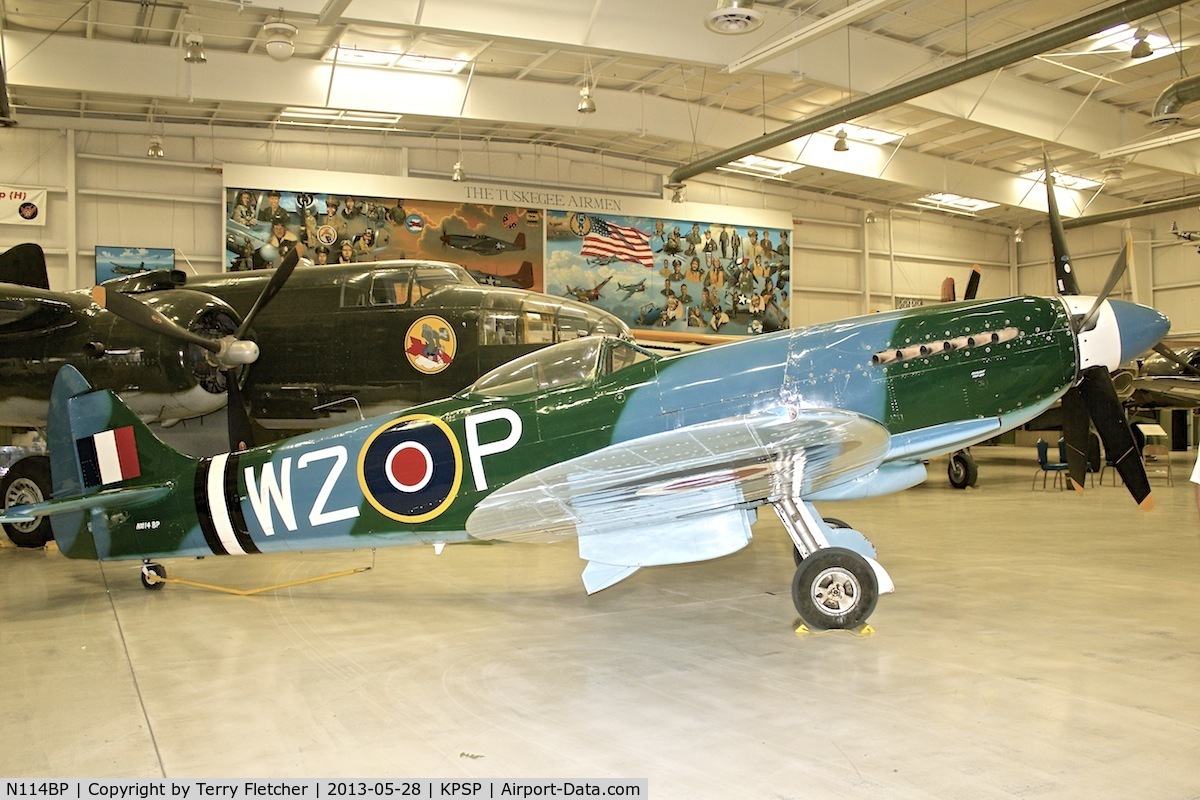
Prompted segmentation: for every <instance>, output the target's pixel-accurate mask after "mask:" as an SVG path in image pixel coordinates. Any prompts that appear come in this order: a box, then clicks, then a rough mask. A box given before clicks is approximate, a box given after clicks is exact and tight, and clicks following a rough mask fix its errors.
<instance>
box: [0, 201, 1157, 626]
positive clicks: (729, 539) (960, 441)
mask: <svg viewBox="0 0 1200 800" xmlns="http://www.w3.org/2000/svg"><path fill="white" fill-rule="evenodd" d="M1056 224H1057V223H1056ZM1056 260H1057V261H1060V262H1061V263H1062V264H1064V265H1067V266H1069V262H1068V256H1067V255H1066V253H1065V249H1064V250H1062V251H1061V253H1060V252H1059V247H1058V240H1056ZM1118 266H1119V267H1121V268H1122V269H1123V264H1122V263H1119V264H1118ZM1168 328H1169V322H1168V321H1167V319H1166V318H1165V317H1164V316H1162V315H1161V314H1159V313H1158V312H1157V311H1155V310H1154V309H1151V308H1148V307H1145V306H1141V305H1136V304H1133V303H1129V302H1124V301H1120V300H1107V299H1105V298H1104V296H1103V294H1102V295H1101V296H1100V297H1098V298H1095V299H1094V300H1093V299H1090V298H1083V297H1079V296H1072V297H1061V298H1060V297H1055V298H1040V297H1017V298H1009V299H1002V300H983V301H969V302H959V303H949V304H945V305H936V306H928V307H922V308H915V309H908V310H900V311H893V312H888V313H883V314H876V315H873V316H867V317H859V318H854V319H849V320H844V321H840V322H835V323H830V324H825V325H819V326H815V327H810V328H804V329H797V330H791V331H781V332H779V333H775V334H769V335H765V336H761V337H755V338H752V339H747V340H745V341H740V342H736V343H732V344H726V345H720V346H716V347H712V348H708V349H704V350H698V351H694V352H690V353H686V354H681V355H676V356H669V357H658V356H655V355H652V354H650V353H649V352H647V351H645V350H642V349H640V348H639V347H637V346H636V345H634V344H631V343H629V342H628V341H624V340H621V339H618V338H615V337H602V336H594V337H587V338H582V339H577V340H573V341H568V342H563V343H559V344H555V345H552V346H550V347H547V348H545V349H542V350H539V351H536V352H534V353H530V354H528V355H526V356H523V357H521V358H518V359H516V360H514V361H513V362H511V363H509V364H506V365H504V366H501V367H499V368H497V369H496V370H493V371H492V372H490V373H488V374H487V375H484V376H483V377H481V378H480V379H479V380H478V381H476V382H475V383H474V384H472V385H471V386H470V387H468V388H467V389H465V390H464V391H462V392H460V393H458V394H456V395H454V396H453V397H450V398H448V399H444V400H440V401H436V402H432V403H427V404H424V405H419V406H415V407H412V408H408V409H405V410H400V411H396V412H393V413H391V414H387V415H385V416H381V417H378V418H374V419H369V420H365V421H360V422H354V423H350V424H346V425H343V426H340V427H336V428H333V429H330V430H326V431H322V432H319V433H313V434H310V435H306V436H302V437H298V438H294V439H290V440H286V441H282V442H277V443H275V444H270V445H265V446H262V447H257V448H252V449H248V450H245V451H239V452H231V453H226V454H222V455H218V456H216V457H214V458H211V459H210V458H201V459H197V458H191V457H187V456H183V455H180V454H179V453H176V452H175V451H173V450H171V449H170V448H168V447H166V446H165V445H163V444H162V443H161V442H159V441H158V440H157V439H155V438H154V437H153V435H152V434H151V433H150V431H149V430H148V429H147V428H146V427H144V426H143V425H142V424H141V423H140V421H139V420H138V419H137V417H136V415H135V414H133V413H132V412H131V411H129V409H127V408H126V407H125V406H124V405H123V404H122V403H121V402H120V401H119V400H118V399H117V398H116V396H115V395H114V394H113V393H111V392H108V391H96V390H93V389H92V388H91V387H90V386H89V385H88V383H87V382H86V381H85V380H84V379H83V378H82V376H81V375H80V374H79V373H78V372H77V371H76V370H74V369H73V368H71V367H64V368H63V369H62V370H60V372H59V375H58V378H57V381H56V383H55V387H54V392H53V397H52V404H51V411H50V414H51V419H50V424H49V447H50V455H51V461H52V470H53V474H54V499H53V500H51V501H47V502H44V503H40V504H34V505H32V506H28V507H23V508H9V509H8V510H7V511H6V512H5V518H0V521H11V520H32V519H34V518H36V517H37V516H39V515H48V514H49V515H54V516H53V524H54V532H55V538H56V539H57V540H58V544H59V547H60V548H61V550H62V552H63V553H64V554H65V555H67V556H68V557H71V558H92V559H97V558H98V559H142V560H143V562H144V563H143V568H142V580H143V583H144V585H146V587H147V588H159V587H161V585H162V583H163V581H164V580H165V576H166V571H165V569H164V568H163V567H162V565H160V564H158V563H156V562H155V561H154V559H160V558H167V557H177V556H206V555H214V554H216V555H227V554H228V555H241V554H253V553H260V552H272V551H296V550H308V549H326V548H361V547H377V546H383V545H402V544H408V545H414V544H427V545H433V546H434V547H435V549H438V550H440V548H441V547H442V546H444V545H446V544H455V543H463V542H471V541H478V540H501V541H513V542H554V541H559V540H564V539H575V540H577V543H578V548H579V555H580V557H581V559H583V560H584V561H586V566H585V567H584V569H583V582H584V586H585V588H586V589H587V591H588V592H595V591H599V590H601V589H604V588H607V587H609V586H611V585H613V584H615V583H617V582H618V581H621V580H623V579H624V578H626V577H628V576H629V575H631V574H632V573H634V572H635V571H637V570H638V569H639V568H641V567H645V566H654V565H663V564H680V563H689V562H694V561H700V560H705V559H712V558H717V557H719V556H723V555H726V554H729V553H732V552H735V551H737V550H739V549H741V548H742V547H745V546H746V544H747V543H748V542H749V541H750V538H751V525H752V523H753V522H754V521H755V519H756V514H757V510H758V509H759V508H761V507H763V506H771V507H772V509H773V510H774V511H775V512H776V513H777V514H778V516H779V518H780V519H781V521H782V522H783V526H784V528H785V529H786V531H787V533H788V535H789V536H790V537H791V539H792V541H793V543H794V545H795V548H796V553H797V558H798V566H797V570H796V573H795V577H794V579H793V582H792V598H793V601H794V603H795V606H796V609H797V611H798V612H799V614H800V617H801V619H802V620H803V621H804V622H805V623H806V624H807V625H809V626H810V627H812V628H848V627H854V626H857V625H859V624H861V623H862V622H864V621H865V620H866V619H867V617H868V616H869V615H870V614H871V612H872V610H873V609H874V607H875V604H876V600H877V598H878V596H879V595H880V594H883V593H887V592H890V591H893V588H894V587H893V583H892V580H891V578H890V577H889V576H888V574H887V572H886V571H885V570H884V569H883V567H882V566H881V565H880V564H879V562H878V561H877V560H876V558H875V550H874V548H873V547H872V546H871V544H870V543H869V542H868V541H867V539H866V538H865V537H864V536H863V535H862V534H861V533H859V532H858V531H856V530H853V529H852V528H843V527H834V525H831V524H830V523H828V522H826V521H824V520H823V519H822V518H821V516H820V514H819V513H818V512H817V510H816V508H815V507H814V505H813V504H814V503H816V502H822V501H826V500H842V499H853V498H863V497H871V496H876V495H881V494H885V493H889V492H895V491H900V490H902V489H905V488H907V487H910V486H913V485H914V484H916V483H919V482H921V481H922V480H924V478H925V475H926V471H925V464H924V460H925V459H928V458H930V457H933V456H936V455H941V454H945V453H948V452H952V451H954V450H959V449H961V448H964V447H967V446H970V445H972V444H974V443H977V442H980V441H982V440H984V439H987V438H991V437H993V436H995V435H997V434H999V433H1002V432H1004V431H1007V430H1010V429H1012V428H1015V427H1017V426H1019V425H1021V424H1023V423H1024V422H1026V421H1028V420H1030V419H1032V418H1034V417H1035V416H1037V415H1038V414H1040V413H1042V412H1043V411H1044V410H1045V409H1046V408H1047V407H1049V406H1050V405H1052V404H1054V403H1056V402H1058V401H1059V400H1060V399H1061V400H1062V401H1063V404H1064V414H1065V415H1066V416H1068V417H1071V418H1074V417H1076V416H1078V415H1083V416H1082V418H1081V419H1082V422H1083V431H1082V438H1081V434H1080V432H1079V430H1078V426H1076V425H1073V424H1068V425H1067V426H1066V430H1065V436H1066V438H1067V440H1068V450H1069V457H1068V460H1069V461H1070V462H1071V473H1072V477H1073V482H1074V483H1075V484H1076V488H1081V486H1082V483H1083V476H1084V472H1085V471H1086V466H1087V465H1086V460H1081V459H1080V458H1079V456H1080V455H1082V453H1083V452H1084V451H1085V447H1086V444H1085V442H1084V441H1083V439H1085V438H1086V435H1087V422H1088V417H1090V418H1091V421H1092V422H1094V423H1095V425H1096V426H1097V428H1098V430H1099V433H1100V435H1101V437H1102V438H1103V440H1104V442H1105V446H1106V448H1107V451H1108V453H1109V455H1110V457H1111V458H1113V460H1114V461H1115V462H1116V465H1117V469H1118V471H1119V472H1120V474H1121V475H1122V477H1123V478H1124V480H1125V483H1126V486H1127V487H1129V490H1130V492H1131V493H1132V495H1133V497H1134V499H1135V500H1136V501H1137V502H1138V503H1139V504H1141V505H1142V507H1143V508H1146V509H1149V508H1150V507H1151V506H1152V505H1153V498H1152V496H1151V494H1150V487H1149V482H1148V480H1147V478H1146V473H1145V469H1144V466H1143V465H1142V462H1141V460H1140V457H1139V455H1138V451H1137V448H1136V447H1135V446H1134V445H1133V438H1132V435H1131V433H1130V430H1129V426H1128V423H1127V421H1126V420H1125V417H1124V413H1123V411H1122V408H1121V405H1120V403H1119V401H1117V399H1116V396H1115V394H1114V393H1113V392H1112V384H1111V381H1110V379H1109V371H1110V370H1112V369H1115V368H1116V367H1117V366H1118V365H1119V364H1120V363H1122V362H1123V361H1126V360H1128V359H1130V358H1133V357H1135V356H1137V355H1138V354H1140V353H1141V352H1143V351H1145V350H1146V349H1148V348H1150V347H1151V346H1152V345H1153V344H1155V343H1156V342H1157V341H1158V340H1159V339H1161V338H1162V336H1163V335H1164V334H1165V333H1166V332H1167V330H1168Z"/></svg>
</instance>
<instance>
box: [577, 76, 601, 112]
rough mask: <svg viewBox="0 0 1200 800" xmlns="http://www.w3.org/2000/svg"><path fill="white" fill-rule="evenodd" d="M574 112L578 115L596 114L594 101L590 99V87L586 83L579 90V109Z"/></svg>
mask: <svg viewBox="0 0 1200 800" xmlns="http://www.w3.org/2000/svg"><path fill="white" fill-rule="evenodd" d="M576 110H577V111H578V112H579V113H580V114H594V113H596V101H595V100H593V99H592V87H590V86H588V85H587V84H586V83H585V84H584V85H583V88H582V89H580V90H579V107H578V108H577V109H576Z"/></svg>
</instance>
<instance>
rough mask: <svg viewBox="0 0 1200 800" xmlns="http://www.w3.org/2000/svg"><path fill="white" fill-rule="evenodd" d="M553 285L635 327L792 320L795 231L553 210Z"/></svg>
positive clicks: (739, 326) (776, 325) (779, 325)
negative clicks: (791, 234) (790, 236)
mask: <svg viewBox="0 0 1200 800" xmlns="http://www.w3.org/2000/svg"><path fill="white" fill-rule="evenodd" d="M545 280H546V289H545V291H546V292H547V293H549V294H556V295H557V294H561V295H567V296H569V297H575V298H576V299H579V300H582V301H583V302H586V303H592V304H594V305H597V306H599V307H600V308H603V309H604V310H606V311H610V312H612V313H614V314H616V315H617V316H619V317H620V318H621V319H623V320H625V322H627V323H629V325H630V326H631V327H634V328H640V329H659V330H663V329H665V330H667V331H673V332H678V333H684V332H687V333H721V334H738V335H753V334H758V333H769V332H771V331H777V330H782V329H783V328H787V327H788V316H787V308H788V293H789V291H790V288H791V286H790V281H791V245H790V243H789V241H788V231H786V230H772V229H767V228H763V227H754V226H744V225H726V224H723V223H704V222H691V221H682V220H663V219H651V218H643V217H629V216H601V215H597V214H582V213H577V212H566V211H550V212H548V213H547V218H546V270H545Z"/></svg>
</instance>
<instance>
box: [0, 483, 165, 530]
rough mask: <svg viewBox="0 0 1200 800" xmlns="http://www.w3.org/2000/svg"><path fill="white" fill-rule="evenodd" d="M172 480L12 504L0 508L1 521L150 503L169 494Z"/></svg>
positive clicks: (26, 520) (18, 520)
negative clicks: (21, 504) (23, 503)
mask: <svg viewBox="0 0 1200 800" xmlns="http://www.w3.org/2000/svg"><path fill="white" fill-rule="evenodd" d="M173 488H174V484H172V483H169V482H168V483H156V484H150V485H143V486H131V487H128V488H125V489H106V490H104V491H102V492H97V493H96V494H89V495H77V496H75V497H64V498H62V499H59V498H55V499H53V500H45V501H43V502H41V503H31V504H30V505H27V506H12V507H10V508H5V509H0V523H14V522H33V521H34V520H35V519H37V518H38V517H49V516H53V515H55V514H69V513H72V512H75V511H91V510H93V509H104V508H129V507H132V506H138V505H142V504H143V503H153V502H154V501H156V500H161V499H163V498H164V497H166V496H167V495H169V494H170V493H171V489H173Z"/></svg>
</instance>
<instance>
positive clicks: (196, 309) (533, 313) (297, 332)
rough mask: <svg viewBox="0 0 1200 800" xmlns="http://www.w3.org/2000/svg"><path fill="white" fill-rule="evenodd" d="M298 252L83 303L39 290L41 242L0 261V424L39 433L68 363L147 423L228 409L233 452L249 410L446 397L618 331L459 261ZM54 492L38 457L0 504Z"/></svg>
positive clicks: (245, 435) (307, 416) (361, 406)
mask: <svg viewBox="0 0 1200 800" xmlns="http://www.w3.org/2000/svg"><path fill="white" fill-rule="evenodd" d="M298 258H299V252H297V251H293V254H290V255H289V257H288V259H287V260H286V261H285V263H284V265H282V266H281V267H280V268H279V269H277V270H260V271H256V272H239V273H229V274H223V275H214V276H206V277H204V278H200V279H187V278H186V276H185V275H184V274H183V273H181V272H165V271H164V272H154V273H145V274H141V275H136V276H132V277H129V278H124V279H117V280H113V281H108V282H106V283H104V284H102V285H101V287H97V289H96V290H94V292H93V294H92V295H89V293H88V292H87V291H86V290H79V291H71V292H55V291H50V289H49V287H48V281H47V277H46V266H45V259H44V257H43V255H42V252H41V249H40V248H39V247H37V246H36V245H18V246H17V247H15V248H13V249H12V250H10V251H8V252H7V253H5V254H3V255H0V425H4V426H11V427H29V428H41V427H43V426H44V425H45V424H46V410H47V408H48V400H49V397H50V390H51V386H52V384H53V381H54V376H55V373H56V372H57V371H58V369H59V368H60V367H62V366H63V365H65V364H70V365H72V366H74V367H75V368H76V369H78V370H79V372H80V373H81V374H82V375H83V376H84V377H85V378H86V379H87V380H88V382H89V383H91V384H92V385H94V386H98V387H101V388H106V389H113V390H114V391H116V392H117V393H118V394H119V395H120V396H121V398H122V400H124V401H125V402H126V403H127V404H128V405H129V407H130V408H131V409H132V410H133V412H134V413H135V414H136V415H137V416H138V417H139V418H141V419H142V420H144V421H150V422H152V421H162V422H165V423H170V422H172V421H174V420H179V419H190V418H193V417H199V416H203V415H205V414H208V413H210V412H212V411H215V410H217V409H220V408H221V406H223V405H224V406H227V407H228V409H229V414H230V425H229V427H230V438H231V440H232V442H231V446H236V444H237V443H238V442H250V440H251V438H252V436H253V434H252V433H251V431H250V426H249V420H248V419H247V418H246V413H245V411H246V409H247V408H248V410H249V413H250V415H251V416H252V417H253V419H254V422H255V423H257V424H258V425H259V426H262V427H263V428H267V429H275V430H288V429H291V430H313V429H316V428H319V427H326V426H330V425H336V424H339V423H340V422H343V421H345V420H347V419H359V418H361V417H362V416H363V415H367V416H370V415H373V414H378V413H382V412H383V411H392V410H395V409H397V408H402V407H404V406H407V405H413V404H416V403H421V402H425V401H428V400H431V399H434V398H440V397H446V396H448V395H450V394H452V393H454V392H456V391H458V390H460V389H462V388H463V387H464V386H467V385H468V384H470V383H471V382H472V381H474V380H475V379H477V378H478V377H479V376H480V375H482V374H483V373H484V372H486V371H488V370H489V369H491V368H493V367H496V366H498V365H500V364H503V363H505V362H506V361H509V360H511V359H513V358H515V357H517V356H520V355H523V354H525V353H528V352H530V351H532V350H534V349H537V348H539V347H544V346H546V345H548V344H551V343H553V342H557V341H563V340H567V339H574V338H578V337H579V336H584V335H589V334H606V333H607V334H615V335H619V336H628V335H629V329H628V327H627V326H626V325H625V324H624V323H622V322H621V321H620V320H619V319H618V318H617V317H615V316H613V315H611V314H609V313H607V312H604V311H601V310H598V309H595V308H592V307H590V306H587V305H585V304H582V303H575V302H572V301H569V300H563V299H561V298H556V297H551V296H549V295H544V294H540V293H535V292H528V291H522V290H516V289H505V288H497V287H485V286H480V285H479V284H477V283H476V282H475V281H474V280H473V279H472V278H471V277H470V276H469V275H468V274H467V273H466V271H465V270H464V269H462V268H461V267H459V266H457V265H455V264H447V263H441V262H426V261H395V262H378V263H370V264H366V263H364V264H348V265H338V266H322V267H313V266H302V267H300V268H299V269H295V267H296V265H297V261H298ZM293 270H295V271H294V272H293ZM285 281H286V289H283V286H284V282H285ZM281 289H282V290H281ZM268 304H269V307H268ZM147 328H149V329H150V331H152V332H148V331H147V330H146V329H147ZM239 388H240V390H241V391H240V392H239ZM227 398H230V402H228V403H227ZM243 398H244V402H243ZM260 433H261V432H260ZM274 436H275V438H278V436H279V434H275V435H274ZM260 438H263V437H261V436H260ZM49 490H50V475H49V464H48V462H47V461H46V459H45V457H44V456H33V457H31V458H26V459H23V460H22V461H20V462H18V463H17V464H15V465H14V466H13V467H12V469H10V471H9V472H8V474H7V475H5V477H4V480H3V481H2V482H0V504H2V505H5V506H10V505H14V504H17V503H28V502H35V501H37V500H40V499H42V498H43V497H47V496H49ZM6 529H7V532H8V533H9V535H10V537H11V538H13V540H14V541H16V542H18V543H20V544H26V545H40V544H43V543H45V541H46V540H47V539H48V538H49V535H50V531H49V526H48V525H41V526H39V525H33V526H30V525H17V526H6Z"/></svg>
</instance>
